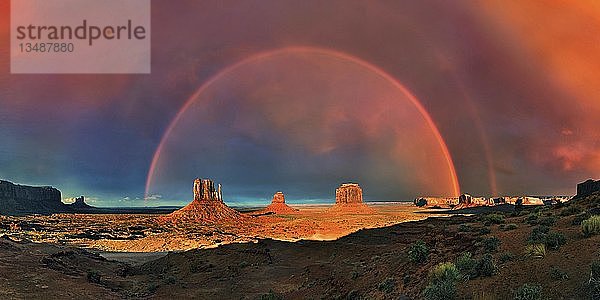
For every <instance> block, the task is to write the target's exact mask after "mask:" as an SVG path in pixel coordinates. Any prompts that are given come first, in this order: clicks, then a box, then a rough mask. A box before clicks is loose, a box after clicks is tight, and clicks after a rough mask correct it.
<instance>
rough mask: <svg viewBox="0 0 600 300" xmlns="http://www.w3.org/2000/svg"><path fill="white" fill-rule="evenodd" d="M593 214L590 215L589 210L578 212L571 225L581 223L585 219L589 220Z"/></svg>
mask: <svg viewBox="0 0 600 300" xmlns="http://www.w3.org/2000/svg"><path fill="white" fill-rule="evenodd" d="M591 216H592V215H590V214H589V213H587V212H584V213H581V214H578V215H576V216H575V218H573V221H571V225H581V223H582V222H583V221H585V220H587V219H588V218H589V217H591Z"/></svg>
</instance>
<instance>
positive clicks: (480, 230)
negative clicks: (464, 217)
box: [479, 227, 492, 235]
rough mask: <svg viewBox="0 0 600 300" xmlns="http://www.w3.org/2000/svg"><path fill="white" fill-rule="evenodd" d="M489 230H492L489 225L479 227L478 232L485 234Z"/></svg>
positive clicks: (489, 231)
mask: <svg viewBox="0 0 600 300" xmlns="http://www.w3.org/2000/svg"><path fill="white" fill-rule="evenodd" d="M491 232H492V230H491V229H490V228H489V227H481V229H479V234H481V235H486V234H489V233H491Z"/></svg>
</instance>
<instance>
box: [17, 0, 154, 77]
mask: <svg viewBox="0 0 600 300" xmlns="http://www.w3.org/2000/svg"><path fill="white" fill-rule="evenodd" d="M10 30H11V34H10V39H11V45H10V55H11V69H10V70H11V73H14V74H19V73H20V74H27V73H28V74H34V73H41V74H49V73H55V74H75V73H78V74H132V73H133V74H148V73H150V0H100V1H98V0H12V1H11V28H10Z"/></svg>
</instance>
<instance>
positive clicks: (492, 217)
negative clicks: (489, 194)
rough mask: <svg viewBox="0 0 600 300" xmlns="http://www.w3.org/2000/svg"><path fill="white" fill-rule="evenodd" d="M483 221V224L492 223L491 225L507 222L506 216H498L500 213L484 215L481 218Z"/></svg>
mask: <svg viewBox="0 0 600 300" xmlns="http://www.w3.org/2000/svg"><path fill="white" fill-rule="evenodd" d="M481 221H482V222H483V223H490V224H502V223H504V222H505V221H504V215H503V214H498V213H494V214H487V215H484V216H483V217H482V218H481Z"/></svg>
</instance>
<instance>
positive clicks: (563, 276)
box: [550, 266, 569, 280]
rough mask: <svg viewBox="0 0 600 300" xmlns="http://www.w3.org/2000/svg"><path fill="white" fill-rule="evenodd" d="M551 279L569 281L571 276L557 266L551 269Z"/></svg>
mask: <svg viewBox="0 0 600 300" xmlns="http://www.w3.org/2000/svg"><path fill="white" fill-rule="evenodd" d="M550 277H551V278H552V279H554V280H567V279H569V275H568V274H567V272H565V271H563V270H561V269H560V268H559V267H557V266H552V267H551V268H550Z"/></svg>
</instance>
